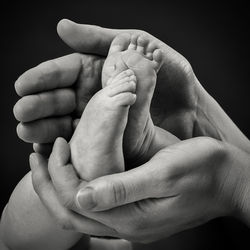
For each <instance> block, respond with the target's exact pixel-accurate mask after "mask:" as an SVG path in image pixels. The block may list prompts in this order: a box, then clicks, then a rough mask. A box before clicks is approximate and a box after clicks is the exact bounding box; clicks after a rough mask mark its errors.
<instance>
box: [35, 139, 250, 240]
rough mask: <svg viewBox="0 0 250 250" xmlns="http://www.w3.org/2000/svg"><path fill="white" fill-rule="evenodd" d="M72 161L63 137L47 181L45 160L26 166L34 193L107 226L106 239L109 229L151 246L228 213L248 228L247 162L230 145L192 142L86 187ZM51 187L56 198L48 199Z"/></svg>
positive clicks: (50, 203) (49, 203)
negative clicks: (31, 175) (30, 169)
mask: <svg viewBox="0 0 250 250" xmlns="http://www.w3.org/2000/svg"><path fill="white" fill-rule="evenodd" d="M37 156H38V155H37V154H33V155H32V158H33V157H34V158H37ZM39 157H41V156H39ZM69 158H70V150H69V146H68V144H67V143H66V141H65V140H63V139H62V138H61V139H58V140H57V141H56V142H55V145H54V149H53V151H52V154H51V156H50V159H49V168H48V169H49V174H50V177H49V175H48V170H47V168H46V164H45V163H44V162H43V164H40V165H39V163H38V164H33V163H32V162H31V163H32V164H31V165H32V173H33V185H34V187H35V190H36V191H37V193H38V195H39V196H40V198H41V200H44V201H45V202H44V203H45V205H46V206H47V207H48V208H49V209H50V210H52V209H51V206H53V199H56V198H59V200H60V201H61V204H63V205H62V206H64V207H65V208H67V209H69V210H74V211H76V212H77V213H81V214H82V215H83V216H85V217H88V218H89V219H92V220H93V221H97V222H99V223H101V224H102V225H105V226H106V227H107V228H108V229H109V231H105V233H104V234H105V235H109V233H110V230H111V229H112V230H113V231H111V232H112V233H111V235H113V236H114V235H115V236H118V237H121V238H125V239H128V240H131V241H136V242H151V241H155V240H157V239H160V238H164V237H167V236H169V235H172V234H175V233H177V232H180V231H183V230H186V229H188V228H192V227H195V226H198V225H200V224H202V223H204V222H206V221H209V220H211V219H213V218H216V217H219V216H230V215H231V216H239V217H241V218H242V220H244V221H245V222H247V223H249V224H250V201H249V190H250V188H249V183H250V171H249V162H250V156H249V154H247V153H245V152H244V151H241V150H239V149H238V148H236V147H234V146H231V145H229V144H225V143H222V142H219V141H217V140H214V139H211V138H206V137H204V138H202V137H201V138H195V139H189V140H186V141H182V142H180V143H177V144H175V145H173V146H170V147H168V148H166V149H163V150H161V151H159V152H158V153H157V154H156V155H155V156H154V157H153V158H152V159H151V160H150V161H149V162H148V163H146V164H144V165H142V166H140V167H138V168H135V169H132V170H130V171H127V172H123V173H118V174H113V175H109V176H104V177H100V178H98V179H95V180H93V181H91V182H89V183H86V182H84V181H81V180H79V179H78V177H77V175H76V174H75V171H74V168H73V166H72V165H70V164H68V161H69ZM37 162H38V161H37ZM41 173H42V174H41ZM50 178H51V179H50ZM52 183H53V185H52ZM48 186H50V188H53V189H54V190H55V192H56V195H55V197H50V199H51V200H48V197H47V193H48V190H45V189H46V188H45V187H48ZM50 193H51V192H50ZM56 214H57V212H56V211H54V216H56ZM66 221H67V223H68V225H70V229H72V230H78V229H79V226H78V227H77V226H75V224H74V223H75V221H74V222H72V220H70V219H68V220H66ZM69 222H70V223H69ZM63 223H64V220H63V221H61V224H63ZM67 227H68V226H67ZM92 228H93V227H92ZM97 229H98V227H96V230H97ZM98 232H99V231H98ZM83 233H86V232H83Z"/></svg>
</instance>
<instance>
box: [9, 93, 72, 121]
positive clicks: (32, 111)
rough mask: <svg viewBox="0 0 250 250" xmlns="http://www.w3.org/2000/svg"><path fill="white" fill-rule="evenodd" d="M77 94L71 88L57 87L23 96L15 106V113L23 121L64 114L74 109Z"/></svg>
mask: <svg viewBox="0 0 250 250" xmlns="http://www.w3.org/2000/svg"><path fill="white" fill-rule="evenodd" d="M75 107H76V100H75V94H74V92H73V90H71V89H57V90H53V91H49V92H44V93H41V94H36V95H28V96H24V97H23V98H21V99H20V100H19V101H18V102H17V103H16V105H15V106H14V109H13V111H14V115H15V117H16V119H17V120H19V121H21V122H30V121H34V120H37V119H42V118H45V117H50V116H54V115H56V116H62V115H66V114H69V113H71V112H73V111H74V109H75Z"/></svg>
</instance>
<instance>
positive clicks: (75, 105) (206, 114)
mask: <svg viewBox="0 0 250 250" xmlns="http://www.w3.org/2000/svg"><path fill="white" fill-rule="evenodd" d="M122 32H124V30H112V29H105V28H101V27H97V26H91V25H79V24H75V23H73V22H71V21H68V20H62V21H61V22H60V23H59V25H58V33H59V35H60V36H61V38H62V39H63V40H64V41H65V42H66V43H67V44H68V45H69V46H71V47H72V48H73V49H75V50H76V51H78V52H82V53H88V55H83V54H79V53H75V54H72V55H68V56H65V57H62V58H57V59H54V60H51V61H48V62H45V63H43V64H41V65H38V66H37V67H35V68H33V69H31V70H29V71H27V72H26V73H24V74H23V75H22V76H21V77H20V78H19V79H18V80H17V82H16V85H15V87H16V91H17V93H18V94H19V95H20V96H21V99H20V100H19V102H18V103H17V104H16V105H15V108H14V114H15V116H16V118H17V119H18V120H20V122H21V123H20V124H19V125H18V128H17V131H18V135H19V136H20V138H22V139H23V140H25V141H28V142H32V143H35V144H34V148H35V150H36V151H37V152H41V153H44V154H45V155H49V154H50V152H51V143H52V142H54V140H55V138H57V137H58V136H63V137H64V138H68V139H69V138H70V137H71V135H72V133H73V129H74V127H75V124H76V123H75V122H74V119H75V118H79V117H80V115H81V113H82V111H83V109H84V107H85V106H86V104H87V102H88V100H89V99H90V98H91V96H93V95H94V94H95V93H96V92H97V91H98V90H99V89H100V88H101V81H100V79H101V70H102V66H103V62H104V59H103V56H104V57H105V56H106V55H107V53H108V50H109V47H110V44H111V42H112V40H113V38H114V37H115V36H116V35H117V34H119V33H122ZM126 33H130V34H142V33H143V34H145V35H146V36H150V37H151V35H149V34H148V33H146V32H144V31H138V30H127V31H126ZM161 44H162V48H161V49H162V50H163V54H164V64H163V67H162V68H161V71H160V72H159V78H158V79H157V87H156V90H155V94H154V97H153V101H152V109H151V115H152V119H153V121H154V122H155V124H158V125H159V126H161V127H162V128H166V129H169V130H170V131H172V132H173V133H174V134H175V135H177V136H179V137H180V138H181V139H184V138H189V137H192V136H195V135H206V136H211V137H214V138H217V139H219V140H222V141H223V144H224V142H228V143H231V144H232V145H235V146H237V147H238V148H239V149H237V148H235V147H233V146H228V147H227V148H231V149H230V150H229V151H227V154H226V155H227V156H228V157H226V158H228V159H231V161H230V162H231V163H230V164H229V163H228V162H227V163H226V165H227V166H237V167H236V168H235V167H233V169H238V170H235V171H233V172H234V174H235V175H234V178H235V179H236V180H240V181H239V182H238V183H240V184H241V185H240V187H239V188H237V190H241V191H239V192H238V193H239V194H238V196H237V195H235V197H236V198H235V201H234V202H233V204H234V205H233V207H234V208H235V207H236V209H232V210H234V211H235V212H234V213H233V214H234V215H236V216H237V217H240V218H241V219H242V220H243V221H244V222H246V223H247V222H248V223H249V207H250V205H249V199H248V198H247V197H249V186H247V185H245V183H246V181H245V180H246V179H247V178H248V176H249V171H248V169H249V155H248V154H247V153H246V152H250V143H249V140H248V139H247V138H246V137H245V136H244V135H243V134H242V133H241V131H240V130H239V129H238V128H237V127H236V126H235V125H234V123H233V122H232V121H231V120H230V118H229V117H228V116H227V115H226V114H225V112H224V111H223V110H222V109H221V108H220V106H219V105H218V104H217V103H216V101H215V100H214V99H213V98H212V97H211V96H209V95H208V93H207V92H206V91H205V90H204V89H203V88H202V86H201V85H200V84H199V82H198V80H197V79H196V77H195V76H194V73H193V70H192V68H191V66H190V64H189V63H188V61H187V60H186V59H185V58H184V57H183V56H181V55H180V54H179V53H178V52H176V51H174V50H173V49H172V48H170V47H169V46H167V45H166V44H164V43H162V42H161ZM91 53H92V54H95V55H90V54H91ZM55 89H60V91H62V93H63V94H65V95H64V98H61V99H60V98H59V96H61V95H58V94H55V93H56V92H55ZM27 96H28V97H29V98H30V99H29V102H32V103H34V105H33V106H32V107H31V108H30V107H28V105H27V102H24V101H23V100H24V99H25V98H27ZM66 96H67V97H68V98H65V97H66ZM41 97H42V98H41ZM62 99H63V100H62ZM48 102H52V103H53V105H51V106H50V107H48V105H47V104H46V103H48ZM68 107H70V110H69V109H68ZM30 117H31V118H32V119H31V120H30ZM27 121H29V123H27ZM201 139H202V138H201ZM194 140H196V139H194ZM211 140H212V141H213V139H211V138H210V139H205V141H204V144H205V146H206V145H207V142H208V141H211ZM196 142H197V141H193V139H192V140H190V141H188V145H189V146H188V147H189V148H190V149H192V152H189V151H188V152H189V153H190V155H189V157H190V162H191V164H188V166H186V165H185V164H186V161H184V162H183V159H182V158H180V157H179V154H178V157H177V156H173V160H172V162H174V163H175V164H173V165H174V166H176V164H178V163H180V165H182V166H186V167H187V168H189V167H190V168H191V167H192V166H193V160H194V161H195V162H197V165H196V166H199V164H198V163H199V162H201V164H200V166H202V167H203V168H204V169H206V168H205V167H206V163H207V164H208V165H207V166H210V165H209V164H211V161H213V158H212V159H210V158H209V159H208V160H207V161H206V158H204V159H201V158H198V159H197V156H199V154H200V155H203V154H202V153H203V152H204V151H207V150H209V148H210V147H209V148H206V147H197V150H193V148H196V145H197V144H196ZM216 142H217V141H216ZM41 143H42V144H41ZM215 144H216V145H218V144H217V143H215ZM64 145H65V143H64ZM179 145H180V144H179ZM181 145H182V144H181ZM209 145H211V144H209ZM226 145H228V144H226ZM60 146H62V145H60ZM63 148H64V149H66V147H63ZM204 148H205V149H204ZM232 148H233V149H232ZM182 149H183V148H182V146H180V153H181V152H183V150H182ZM201 149H202V150H204V151H202V150H201ZM216 149H218V148H217V146H216ZM200 150H201V151H202V152H201V151H200ZM178 152H179V150H178ZM63 153H64V154H65V152H63ZM59 155H63V154H62V153H59ZM238 156H239V157H238ZM62 158H63V157H62ZM63 159H64V158H63ZM185 160H186V159H185ZM203 160H204V161H203ZM66 161H67V160H63V161H61V160H60V157H58V158H56V161H55V162H54V164H55V163H58V164H57V166H65V165H64V163H65V162H66ZM164 162H166V159H165V160H164ZM232 162H235V164H232ZM30 163H31V166H32V171H33V180H34V186H35V188H36V192H37V194H38V196H37V195H36V194H35V192H34V190H33V187H32V184H31V179H30V178H26V180H25V181H24V182H27V186H28V187H29V188H31V193H33V195H32V196H29V197H30V198H31V199H33V198H34V200H33V201H36V202H34V203H33V206H32V209H29V207H27V206H22V207H21V206H16V204H19V203H18V199H17V198H18V197H20V199H21V200H22V201H24V197H27V195H26V194H24V193H22V190H24V189H23V188H20V186H17V188H16V190H15V191H14V192H13V194H12V196H13V197H14V198H13V203H12V204H13V205H12V206H9V205H8V206H7V209H6V212H5V213H4V214H3V220H2V221H1V224H0V226H1V238H2V239H3V238H4V237H2V235H13V237H14V236H19V235H20V231H16V230H15V228H13V227H12V228H10V227H9V225H12V224H13V225H24V224H25V225H27V233H28V234H29V235H30V232H32V233H33V232H37V233H38V234H39V232H40V233H41V232H43V233H44V235H46V234H47V238H48V237H49V236H52V235H53V233H52V232H58V229H57V227H55V228H53V227H52V228H53V230H49V229H51V228H41V227H40V226H41V223H39V222H37V223H35V225H36V227H35V228H34V221H32V223H31V224H29V223H27V220H25V218H24V217H23V214H24V213H25V214H30V215H31V214H32V215H34V218H38V217H39V216H38V214H43V213H44V214H45V212H44V211H47V209H48V211H50V216H51V217H49V220H48V222H51V223H52V225H53V226H55V223H54V220H52V218H56V221H57V225H59V227H61V228H63V229H66V228H67V229H72V230H74V231H78V232H85V233H86V234H98V235H114V236H117V235H119V234H126V232H125V233H124V230H126V231H127V234H128V235H127V238H131V239H132V238H134V240H135V241H143V239H142V235H137V233H138V232H140V231H141V232H142V234H145V235H148V238H147V237H146V239H148V241H153V240H156V239H155V238H154V237H155V236H153V235H152V231H153V232H154V235H155V231H154V228H153V227H151V226H150V228H151V229H150V230H152V231H151V233H150V230H149V229H147V226H146V225H145V224H147V220H146V219H145V218H151V217H150V215H151V214H152V211H158V209H159V207H161V206H160V204H162V203H161V202H160V201H161V200H162V199H160V200H159V202H154V201H157V200H154V199H149V200H147V202H145V203H144V202H135V203H133V202H132V201H133V200H137V199H138V200H140V199H141V198H142V197H150V196H151V191H149V190H148V189H146V188H145V190H143V189H142V190H143V194H137V195H136V193H134V192H131V189H129V187H132V186H133V184H135V182H136V183H138V185H140V186H142V187H146V186H147V184H148V179H147V178H146V175H143V173H141V172H140V171H139V172H138V175H136V177H137V178H133V175H134V172H135V170H131V172H129V173H131V175H129V176H127V175H126V176H127V177H128V179H124V185H123V182H121V181H119V182H118V181H117V182H115V179H111V180H113V181H114V183H115V184H114V187H116V188H115V189H112V187H113V185H107V179H105V178H104V177H102V178H104V179H101V180H103V182H100V184H98V185H100V186H102V185H104V187H106V188H105V189H104V191H105V192H106V195H107V197H109V201H110V204H109V205H107V204H106V203H104V202H103V201H100V202H98V204H99V205H98V206H99V209H100V210H101V209H104V208H105V207H108V206H111V207H116V204H118V205H119V204H122V203H127V202H128V201H129V202H132V203H131V205H129V206H128V208H129V207H132V211H133V212H135V211H137V213H134V215H135V216H136V217H133V215H132V213H129V210H127V211H128V213H127V214H126V213H120V214H119V213H118V214H119V215H118V217H119V218H120V221H122V223H123V225H125V226H124V227H123V229H119V226H118V225H116V224H115V223H114V227H116V228H117V229H116V231H114V230H112V229H111V228H110V227H108V226H107V225H104V224H102V223H97V221H96V220H92V219H88V218H86V217H84V216H80V217H79V216H77V215H76V214H75V213H73V212H72V211H71V209H69V207H72V206H74V207H75V206H76V200H75V197H76V196H77V195H76V193H77V192H76V191H74V192H68V193H67V195H66V196H65V200H66V201H65V203H63V202H59V197H61V194H65V191H66V190H65V189H64V190H63V189H62V190H60V189H59V187H60V185H59V186H58V185H54V186H53V185H52V183H51V180H50V179H49V176H48V174H46V171H45V170H46V167H47V164H48V162H47V160H45V159H44V158H43V157H42V156H41V155H40V154H36V155H32V156H31V158H30ZM161 163H162V164H163V162H161ZM66 166H67V165H66ZM152 167H153V168H152V169H156V167H157V166H155V165H154V166H152ZM62 169H63V170H66V169H70V168H62ZM149 169H150V168H146V169H144V168H142V170H143V171H145V170H149ZM198 169H200V168H197V171H198ZM211 169H214V168H211ZM230 169H231V167H230ZM138 170H140V168H138ZM209 170H210V168H208V169H207V170H206V171H207V172H208V174H209ZM44 171H45V172H44ZM69 172H70V171H69ZM156 172H157V171H156ZM58 173H60V172H58ZM145 173H147V171H146V172H145ZM67 174H69V173H67ZM67 174H66V175H67ZM120 175H121V176H123V174H119V176H120ZM124 175H125V173H124ZM62 176H64V175H61V178H60V179H61V181H62V180H63V181H64V185H66V184H67V182H66V180H65V179H62ZM126 176H124V178H126ZM164 176H165V178H164ZM177 176H178V175H177ZM115 177H117V175H115ZM158 177H159V178H156V180H157V181H158V180H159V179H162V178H164V181H162V185H161V187H162V189H161V190H163V189H164V186H165V183H166V181H165V179H168V178H167V176H166V174H164V175H163V174H160V175H158ZM107 178H110V177H107ZM105 180H106V181H105ZM135 180H136V181H135ZM145 180H146V182H145ZM228 180H230V179H228ZM242 180H244V181H242ZM99 181H100V179H99ZM102 183H103V184H102ZM125 183H127V184H125ZM130 183H132V185H130ZM157 183H158V182H157ZM222 183H224V182H222ZM228 183H229V184H228V185H224V186H225V190H226V189H227V188H226V187H228V186H230V181H228ZM248 183H249V181H248ZM59 184H60V182H59ZM77 184H78V182H77ZM85 185H86V183H85ZM105 185H107V186H105ZM138 185H137V186H138ZM123 186H126V187H127V189H128V191H127V192H126V195H121V196H119V194H122V193H121V192H119V190H124V189H123V188H122V187H123ZM55 187H57V188H58V190H56V188H55ZM67 187H68V190H74V189H72V186H71V184H70V185H69V186H67ZM74 187H78V185H76V186H74ZM135 187H136V185H135ZM153 187H154V185H153V184H152V190H155V189H153ZM49 190H51V192H49ZM115 190H117V193H114V192H116V191H115ZM191 190H192V189H191ZM204 190H206V188H205V189H204ZM247 190H248V192H247ZM133 191H134V190H133ZM137 191H138V189H137ZM193 191H199V190H197V188H195V189H193ZM155 193H156V192H155ZM155 193H154V194H155ZM173 194H176V193H175V192H173ZM204 194H205V193H204ZM231 194H232V193H231ZM231 194H230V197H232V195H231ZM189 195H190V197H196V195H195V192H193V193H192V192H189ZM69 196H70V197H69ZM38 197H39V198H40V199H41V200H42V201H43V205H41V202H40V200H39V199H38ZM95 197H98V195H95ZM116 197H118V198H116ZM119 197H120V198H119ZM221 197H223V192H222V193H221ZM225 197H227V196H225ZM237 197H238V198H237ZM202 198H204V199H206V195H203V196H202ZM241 198H242V199H241ZM225 199H226V200H227V198H225ZM60 200H61V201H63V199H62V198H60ZM79 200H85V201H86V202H84V204H82V207H84V210H85V211H86V210H87V207H88V206H89V205H88V202H87V201H88V199H87V198H86V196H85V197H83V199H80V196H79ZM239 200H240V201H239ZM25 204H30V201H27V202H25ZM55 204H57V205H56V206H55ZM74 204H75V205H74ZM146 204H149V207H150V210H151V214H149V215H148V214H147V213H145V212H144V211H147V210H146V209H145V210H144V208H146V207H147V206H146ZM150 204H151V205H152V206H151V205H150ZM223 204H224V203H223ZM230 204H231V203H230ZM138 205H139V206H138ZM158 205H159V206H158ZM185 205H188V204H185ZM77 206H78V209H79V203H77ZM98 206H96V208H98ZM17 207H18V209H16V208H17ZM37 207H39V209H38V210H37V209H36V208H37ZM45 207H46V209H45ZM90 207H91V206H90ZM187 207H188V206H187ZM208 207H209V206H208ZM223 207H224V206H222V208H223ZM231 207H232V206H228V210H230V211H231ZM133 208H134V210H133ZM170 208H171V207H170ZM170 208H169V209H170ZM180 208H181V206H180ZM40 209H41V210H40ZM164 209H166V208H164ZM27 210H28V212H27ZM170 210H171V209H170ZM42 211H43V212H42ZM111 211H112V210H111ZM116 211H117V210H116ZM140 211H141V213H140ZM187 211H188V210H187ZM13 212H14V214H15V215H16V216H15V221H14V223H13V221H10V218H9V217H8V216H7V214H9V213H13ZM23 212H24V213H23ZM169 212H170V211H169ZM198 212H199V210H198ZM198 212H197V214H196V216H197V217H196V218H190V221H188V222H186V224H185V221H184V222H183V223H180V224H181V225H176V224H175V222H178V221H179V218H180V216H181V215H183V214H182V212H181V211H179V210H177V211H176V214H175V216H176V218H177V219H176V220H170V221H169V220H168V222H171V223H168V225H169V227H168V228H165V229H163V231H162V232H161V234H162V235H160V233H159V237H166V236H167V235H171V234H173V233H176V232H178V231H182V230H184V229H185V228H187V225H188V227H189V228H191V227H193V226H195V225H197V220H196V219H199V213H198ZM201 212H202V213H203V211H201ZM228 213H229V214H230V212H229V211H228ZM98 214H99V213H95V215H98ZM104 214H108V212H105V213H104ZM165 214H167V213H165ZM170 214H171V213H170ZM121 215H123V216H121ZM112 216H113V214H112ZM11 218H12V219H13V218H14V217H11ZM184 218H189V217H188V216H186V217H185V216H184ZM162 219H163V218H159V220H162ZM193 219H194V221H193ZM100 220H102V221H103V219H100ZM131 222H136V223H131ZM50 226H51V225H50ZM138 229H140V230H138ZM142 229H143V230H142ZM2 231H4V232H3V233H2ZM122 231H123V232H122ZM131 234H132V235H131ZM67 235H68V237H69V238H68V239H67V241H66V242H64V243H65V246H66V248H67V247H68V246H69V245H67V242H69V239H71V240H72V241H74V242H76V241H77V240H79V238H80V237H81V236H79V235H77V233H73V232H72V235H71V236H70V234H69V232H68V234H67ZM149 235H151V236H150V237H149ZM14 239H16V241H13V238H12V240H11V241H9V239H7V238H4V240H3V241H4V242H5V244H6V245H7V246H12V248H14V247H15V246H19V247H22V246H26V245H27V242H23V241H22V238H20V237H14ZM33 239H34V240H36V242H35V243H37V242H39V240H40V239H41V238H40V237H37V238H33ZM57 239H58V237H55V238H54V239H53V238H51V240H50V243H51V245H52V244H53V243H55V242H56V241H57ZM62 239H66V237H65V236H63V237H62ZM144 240H145V239H144ZM46 242H48V241H46ZM32 243H34V242H32ZM32 243H31V248H32V247H33V249H34V245H32ZM43 243H44V242H43ZM60 243H62V242H60ZM35 246H36V245H35ZM55 246H56V244H55ZM57 246H58V245H57ZM42 249H44V248H42ZM52 249H57V248H56V247H52Z"/></svg>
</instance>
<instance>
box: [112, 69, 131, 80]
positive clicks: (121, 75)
mask: <svg viewBox="0 0 250 250" xmlns="http://www.w3.org/2000/svg"><path fill="white" fill-rule="evenodd" d="M132 75H134V71H133V70H131V69H127V70H124V71H122V72H121V73H119V74H118V75H116V76H115V77H114V78H113V81H119V80H121V79H123V78H125V77H130V76H132Z"/></svg>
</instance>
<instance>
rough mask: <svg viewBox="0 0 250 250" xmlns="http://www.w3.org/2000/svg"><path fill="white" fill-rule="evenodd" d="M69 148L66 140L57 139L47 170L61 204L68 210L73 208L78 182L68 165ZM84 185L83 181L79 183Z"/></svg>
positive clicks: (70, 166) (70, 165)
mask: <svg viewBox="0 0 250 250" xmlns="http://www.w3.org/2000/svg"><path fill="white" fill-rule="evenodd" d="M69 160H70V148H69V145H68V143H67V141H66V140H64V139H63V138H60V137H59V138H57V139H56V141H55V143H54V146H53V150H52V153H51V155H50V158H49V164H48V170H49V173H50V177H51V179H52V182H53V185H54V187H55V189H56V190H57V192H58V194H59V196H61V199H62V202H63V204H64V205H65V206H67V207H68V208H69V209H72V208H74V203H75V193H76V190H78V186H79V184H80V180H79V178H78V176H77V174H76V172H75V170H74V168H73V166H72V164H69ZM81 185H82V186H83V185H84V181H82V182H81Z"/></svg>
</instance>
